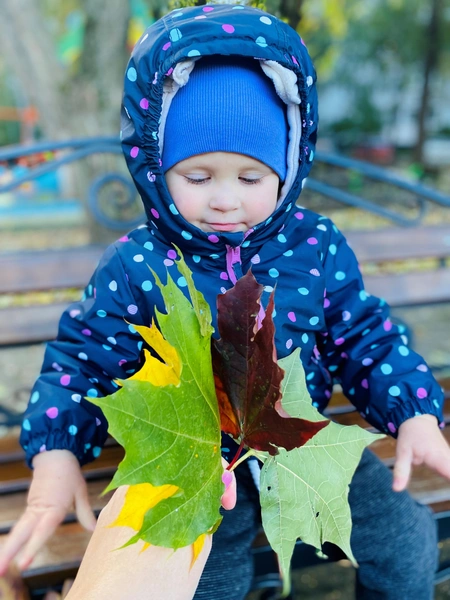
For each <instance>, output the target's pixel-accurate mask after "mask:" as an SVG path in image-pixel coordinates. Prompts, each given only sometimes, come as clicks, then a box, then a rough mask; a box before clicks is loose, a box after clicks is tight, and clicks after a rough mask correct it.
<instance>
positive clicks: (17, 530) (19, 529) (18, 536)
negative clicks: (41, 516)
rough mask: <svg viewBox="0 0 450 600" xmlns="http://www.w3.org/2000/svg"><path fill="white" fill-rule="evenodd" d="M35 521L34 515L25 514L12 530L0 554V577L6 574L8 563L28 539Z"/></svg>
mask: <svg viewBox="0 0 450 600" xmlns="http://www.w3.org/2000/svg"><path fill="white" fill-rule="evenodd" d="M37 519H38V516H37V515H36V514H32V513H30V512H25V513H24V514H23V515H22V517H21V518H20V520H19V521H18V522H17V523H16V524H15V525H14V527H13V528H12V530H11V532H10V534H9V536H8V537H7V539H6V542H5V545H4V546H3V548H2V549H1V552H0V577H1V576H3V575H4V574H5V573H6V571H7V570H8V566H9V563H10V562H11V561H12V559H13V558H14V557H15V556H16V554H17V553H18V552H19V550H20V549H21V548H22V546H23V545H24V544H25V543H26V542H27V541H28V539H29V538H30V536H31V534H32V532H33V529H34V527H35V525H36V523H37Z"/></svg>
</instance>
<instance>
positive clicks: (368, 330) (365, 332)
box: [361, 327, 370, 335]
mask: <svg viewBox="0 0 450 600" xmlns="http://www.w3.org/2000/svg"><path fill="white" fill-rule="evenodd" d="M368 333H370V328H369V327H368V328H367V329H364V331H363V332H362V334H361V335H367V334H368Z"/></svg>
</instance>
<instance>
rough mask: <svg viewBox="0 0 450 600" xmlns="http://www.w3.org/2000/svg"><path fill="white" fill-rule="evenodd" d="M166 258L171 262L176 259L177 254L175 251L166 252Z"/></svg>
mask: <svg viewBox="0 0 450 600" xmlns="http://www.w3.org/2000/svg"><path fill="white" fill-rule="evenodd" d="M167 256H168V257H169V258H171V259H172V260H175V259H176V257H177V253H176V252H175V250H169V251H168V252H167Z"/></svg>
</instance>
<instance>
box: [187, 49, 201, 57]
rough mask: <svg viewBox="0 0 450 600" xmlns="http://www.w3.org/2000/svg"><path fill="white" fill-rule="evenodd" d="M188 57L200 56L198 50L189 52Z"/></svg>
mask: <svg viewBox="0 0 450 600" xmlns="http://www.w3.org/2000/svg"><path fill="white" fill-rule="evenodd" d="M188 56H200V52H199V51H198V50H189V52H188Z"/></svg>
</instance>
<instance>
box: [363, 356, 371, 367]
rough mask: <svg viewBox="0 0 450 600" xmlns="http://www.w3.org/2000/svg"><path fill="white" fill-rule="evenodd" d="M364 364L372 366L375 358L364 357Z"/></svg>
mask: <svg viewBox="0 0 450 600" xmlns="http://www.w3.org/2000/svg"><path fill="white" fill-rule="evenodd" d="M362 364H363V365H364V366H365V367H370V365H371V364H373V358H363V361H362Z"/></svg>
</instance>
